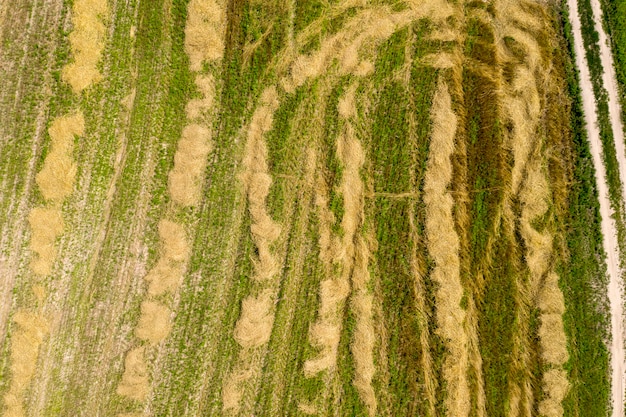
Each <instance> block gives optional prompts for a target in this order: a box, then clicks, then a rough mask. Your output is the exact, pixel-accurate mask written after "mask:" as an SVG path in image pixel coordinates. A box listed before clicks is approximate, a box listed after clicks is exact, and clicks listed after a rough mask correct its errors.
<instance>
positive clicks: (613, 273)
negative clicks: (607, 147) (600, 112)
mask: <svg viewBox="0 0 626 417" xmlns="http://www.w3.org/2000/svg"><path fill="white" fill-rule="evenodd" d="M567 5H568V7H569V14H570V20H571V22H572V28H573V32H574V45H575V48H576V66H577V67H578V69H579V71H580V80H581V84H580V87H581V92H582V100H583V108H584V112H585V121H586V123H587V133H588V135H589V142H590V147H591V153H592V155H593V164H594V166H595V169H596V182H597V185H598V194H599V197H600V214H601V216H602V234H603V235H604V250H605V251H606V253H607V267H608V273H609V288H608V295H609V302H610V306H611V334H612V336H613V337H612V340H611V344H610V346H609V348H610V352H611V392H612V395H611V397H612V400H613V413H612V416H613V417H622V416H623V415H624V320H623V290H622V286H621V269H620V265H619V247H618V242H617V234H616V228H615V221H614V220H613V218H612V217H611V214H612V210H611V204H610V201H609V193H608V186H607V183H606V170H605V169H604V164H603V162H602V143H601V142H600V132H599V129H598V117H597V114H596V103H595V98H594V95H593V90H592V87H591V77H590V74H589V67H588V66H587V60H586V58H585V50H584V47H583V40H582V35H581V29H580V18H579V16H578V8H577V1H576V0H568V1H567ZM591 5H592V7H593V10H594V17H595V20H596V30H597V31H598V33H599V34H600V51H601V58H602V64H603V67H604V69H605V71H606V72H605V74H604V77H603V82H604V87H605V88H606V89H607V91H608V92H609V111H610V116H611V124H612V129H613V133H614V135H615V145H616V150H617V158H618V162H619V170H620V178H622V182H624V176H626V155H625V154H624V139H623V134H622V124H621V120H620V116H619V113H620V112H619V103H618V102H617V87H616V85H617V84H616V82H615V73H614V70H613V63H612V58H611V51H610V49H609V48H608V46H607V44H606V35H605V34H604V31H603V29H602V25H600V24H599V16H600V5H599V3H598V1H597V0H592V1H591ZM622 192H623V189H622Z"/></svg>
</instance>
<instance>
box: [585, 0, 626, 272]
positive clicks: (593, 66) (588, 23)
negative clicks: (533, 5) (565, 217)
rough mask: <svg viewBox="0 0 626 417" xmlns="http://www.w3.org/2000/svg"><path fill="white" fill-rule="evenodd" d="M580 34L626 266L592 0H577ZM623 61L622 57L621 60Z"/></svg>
mask: <svg viewBox="0 0 626 417" xmlns="http://www.w3.org/2000/svg"><path fill="white" fill-rule="evenodd" d="M578 14H579V16H580V23H581V32H582V37H583V43H584V45H585V56H586V58H587V64H588V65H589V72H590V74H591V83H592V86H593V94H594V96H595V98H596V108H597V114H598V128H599V130H600V139H601V141H602V160H603V161H604V166H605V168H606V179H607V183H608V188H609V199H610V200H611V208H612V209H613V211H614V214H613V217H614V219H615V225H616V227H617V241H618V243H619V249H620V258H621V259H620V261H621V263H622V265H624V264H626V223H625V221H626V219H625V218H624V215H625V204H626V202H624V201H623V199H622V184H621V181H620V178H619V166H618V163H617V155H616V152H615V142H614V141H615V138H614V137H613V131H612V128H611V120H610V116H609V104H608V93H607V91H606V89H605V88H604V86H603V84H602V74H603V72H604V69H603V68H602V62H601V60H600V46H599V44H598V42H599V35H598V32H596V29H595V26H594V22H593V10H592V7H591V1H590V0H578ZM620 59H621V58H620Z"/></svg>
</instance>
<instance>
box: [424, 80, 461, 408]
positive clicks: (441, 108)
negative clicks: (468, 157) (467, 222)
mask: <svg viewBox="0 0 626 417" xmlns="http://www.w3.org/2000/svg"><path fill="white" fill-rule="evenodd" d="M431 111H432V134H431V142H430V153H429V157H428V163H427V168H426V173H425V177H424V202H425V204H426V239H427V246H428V251H429V253H430V256H431V257H432V258H433V260H434V262H435V266H434V268H433V271H432V275H431V279H432V280H433V281H434V282H435V283H436V284H437V285H438V288H437V290H436V293H435V302H436V308H437V316H436V322H437V326H438V329H437V332H438V334H439V335H440V336H441V337H442V339H443V340H444V344H445V347H446V351H447V354H446V357H445V359H444V363H443V370H442V373H443V378H444V380H445V381H446V383H447V387H448V396H447V398H446V399H445V406H446V409H447V413H448V415H450V416H454V417H457V416H467V415H468V413H469V410H470V392H469V386H468V381H467V373H468V367H469V353H468V336H467V334H466V330H465V325H466V323H465V314H466V313H465V310H464V309H463V308H462V307H461V299H462V297H463V287H462V285H461V280H460V259H459V238H458V236H457V234H456V231H455V229H454V220H453V216H452V206H453V204H454V203H453V199H452V196H451V195H450V193H449V192H448V191H447V187H448V185H449V184H450V181H451V179H452V163H451V160H450V157H451V155H452V153H453V152H454V147H455V135H456V125H457V117H456V115H455V114H454V112H453V111H452V101H451V97H450V93H449V92H448V87H447V85H446V84H445V83H444V82H443V81H442V80H439V82H438V87H437V90H436V92H435V96H434V98H433V105H432V110H431Z"/></svg>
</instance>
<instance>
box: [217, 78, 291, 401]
mask: <svg viewBox="0 0 626 417" xmlns="http://www.w3.org/2000/svg"><path fill="white" fill-rule="evenodd" d="M278 104H279V101H278V93H277V92H276V88H275V87H274V86H271V87H268V88H266V89H265V90H264V91H263V93H262V94H261V99H260V105H259V107H257V108H256V109H255V111H254V113H253V115H252V120H251V122H250V126H249V127H248V132H247V141H246V146H245V150H244V152H245V153H244V158H243V168H244V170H243V172H242V173H241V175H240V176H239V179H240V180H241V182H242V184H243V188H244V192H245V193H246V196H247V199H248V211H249V213H250V217H251V218H252V224H251V226H250V231H251V233H252V240H253V241H254V244H255V246H256V247H257V252H258V258H257V259H254V260H253V263H254V270H253V274H252V279H254V280H255V281H257V282H258V283H263V284H264V285H265V289H263V290H261V291H260V292H259V293H258V294H257V295H256V296H254V295H252V296H248V297H247V298H246V299H245V300H244V301H243V304H242V309H241V315H240V317H239V319H238V320H237V323H236V324H235V330H234V334H233V336H234V338H235V340H236V341H237V343H238V344H239V345H240V346H241V347H242V348H243V349H242V350H241V351H240V352H239V357H238V359H237V362H236V365H235V369H234V370H233V371H231V373H230V375H229V376H228V377H227V378H226V380H225V382H224V385H223V386H222V401H223V408H224V411H233V410H235V411H236V410H238V409H239V407H240V405H239V402H240V400H241V397H242V395H243V393H242V391H241V386H242V384H243V383H245V382H246V381H247V380H248V379H249V378H251V377H252V375H253V373H254V372H253V369H255V367H257V366H258V363H257V364H255V362H254V359H252V358H251V355H250V353H251V351H253V350H254V349H258V348H260V347H261V346H263V345H265V344H266V343H267V342H268V341H269V338H270V336H271V332H272V326H273V323H274V299H275V297H276V289H275V286H276V284H277V283H276V282H274V281H275V278H276V274H277V273H278V270H279V264H278V260H277V259H276V256H275V255H274V254H273V253H272V250H271V245H272V244H273V243H274V242H275V241H276V239H278V237H279V235H280V231H281V228H280V226H279V225H278V224H277V223H276V222H275V221H274V220H272V219H271V217H270V215H269V213H268V212H267V207H266V200H267V196H268V194H269V189H270V186H271V183H272V178H271V176H270V175H269V172H268V171H269V167H268V163H267V145H266V144H265V138H264V135H265V134H266V133H267V132H268V131H269V130H270V129H271V127H272V122H273V115H274V112H275V111H276V109H277V108H278Z"/></svg>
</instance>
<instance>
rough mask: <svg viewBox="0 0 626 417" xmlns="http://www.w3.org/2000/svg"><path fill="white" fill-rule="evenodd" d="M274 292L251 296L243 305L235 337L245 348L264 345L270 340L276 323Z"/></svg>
mask: <svg viewBox="0 0 626 417" xmlns="http://www.w3.org/2000/svg"><path fill="white" fill-rule="evenodd" d="M273 310H274V294H273V291H272V290H265V291H262V292H261V293H260V294H259V295H257V296H249V297H247V298H246V299H244V300H243V303H242V305H241V316H240V317H239V320H238V321H237V324H236V325H235V331H234V334H233V336H234V338H235V340H236V341H237V343H239V346H241V347H243V348H244V349H254V348H258V347H260V346H263V345H264V344H266V343H267V342H268V341H269V340H270V336H271V335H272V326H273V325H274V311H273Z"/></svg>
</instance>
